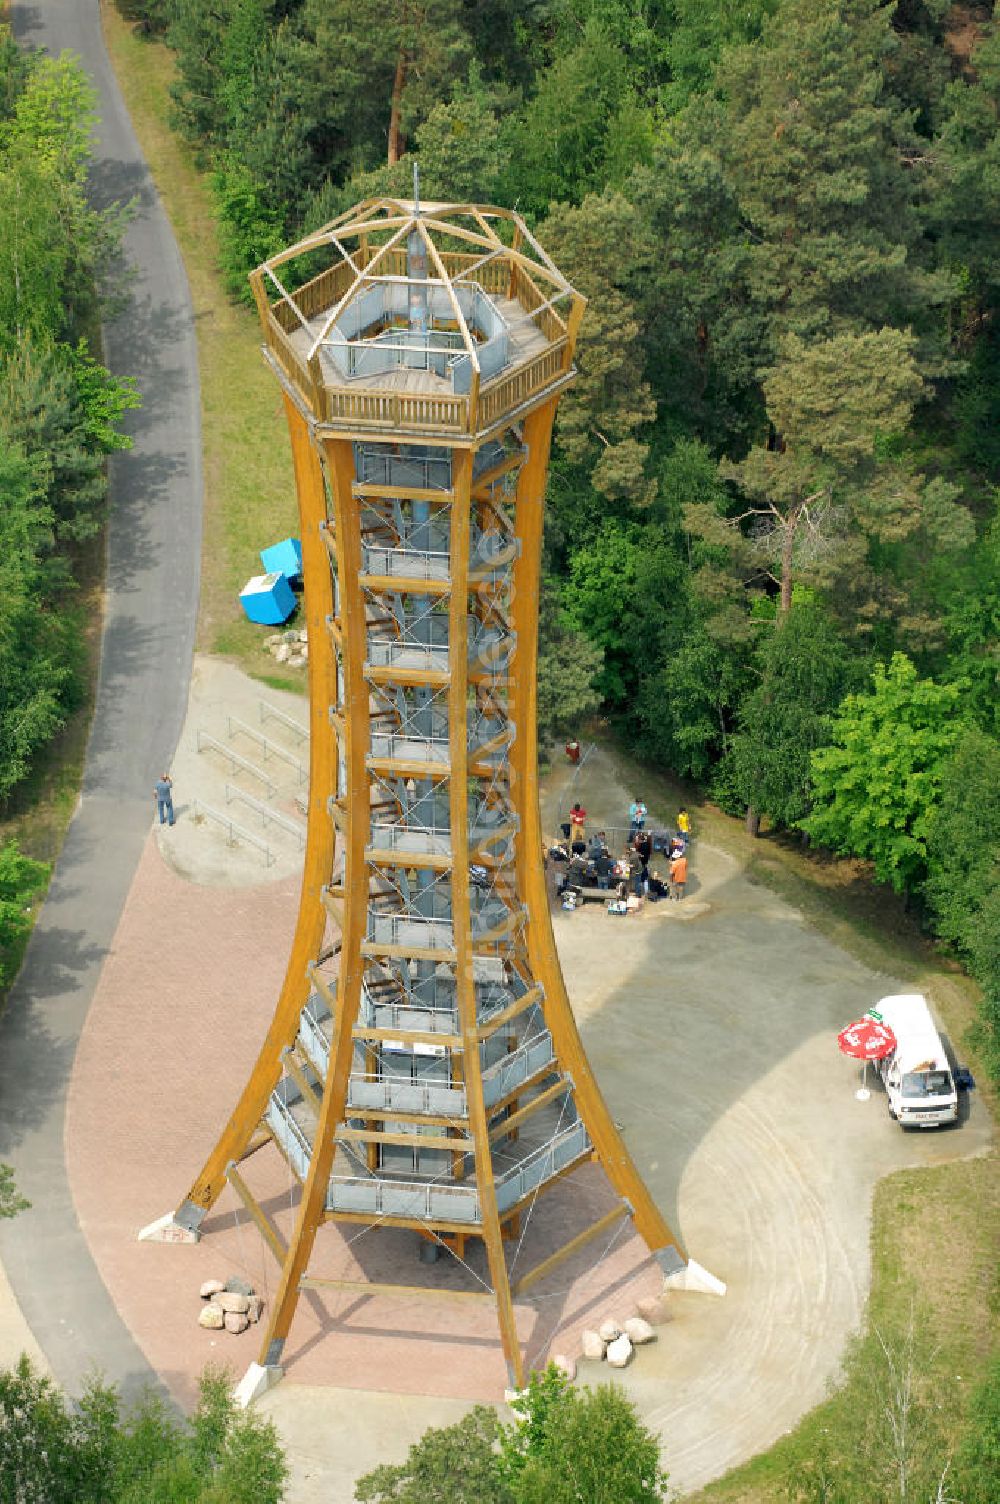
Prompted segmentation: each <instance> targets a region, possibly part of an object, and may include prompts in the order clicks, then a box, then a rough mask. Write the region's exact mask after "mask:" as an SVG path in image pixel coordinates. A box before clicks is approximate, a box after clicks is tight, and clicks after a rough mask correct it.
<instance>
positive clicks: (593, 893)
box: [572, 878, 619, 903]
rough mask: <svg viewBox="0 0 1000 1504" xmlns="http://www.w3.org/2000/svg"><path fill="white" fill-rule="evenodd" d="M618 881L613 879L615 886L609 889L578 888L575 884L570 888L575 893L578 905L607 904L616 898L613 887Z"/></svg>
mask: <svg viewBox="0 0 1000 1504" xmlns="http://www.w3.org/2000/svg"><path fill="white" fill-rule="evenodd" d="M618 881H619V879H617V878H616V879H615V885H613V886H612V887H610V888H579V887H577V885H576V883H574V884H573V885H572V886H573V888H574V889H575V891H576V896H577V902H578V903H608V902H609V901H610V900H611V899H612V898H617V897H618V895H617V893H616V892H615V886H617V883H618Z"/></svg>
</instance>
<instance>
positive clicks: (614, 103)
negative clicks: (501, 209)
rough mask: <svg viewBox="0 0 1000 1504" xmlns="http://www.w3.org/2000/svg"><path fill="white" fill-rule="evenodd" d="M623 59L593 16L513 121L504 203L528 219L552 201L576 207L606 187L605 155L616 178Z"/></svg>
mask: <svg viewBox="0 0 1000 1504" xmlns="http://www.w3.org/2000/svg"><path fill="white" fill-rule="evenodd" d="M634 108H635V105H634V97H633V95H632V92H631V82H630V77H629V66H628V59H627V58H626V55H625V53H624V51H623V50H622V48H621V46H620V45H619V43H618V41H617V39H616V37H615V35H614V34H613V33H612V32H611V31H610V30H609V29H608V28H606V26H605V25H604V23H603V22H602V21H601V20H600V19H599V18H598V17H597V16H592V17H591V18H590V19H589V20H588V21H587V22H586V23H585V25H584V27H583V30H582V35H581V36H580V39H579V41H578V43H577V45H576V46H574V47H573V48H572V50H570V51H567V52H565V53H563V54H562V55H561V56H560V57H558V58H556V60H555V61H554V62H553V64H552V66H551V67H550V68H548V69H547V70H546V71H545V73H544V75H543V77H542V79H541V80H540V83H539V87H538V90H537V92H536V94H535V96H534V98H533V99H532V100H530V101H529V102H528V104H527V106H526V108H525V110H524V112H523V114H522V115H520V116H519V117H516V118H515V119H514V120H513V121H512V123H511V129H510V134H509V140H510V143H511V148H512V150H511V170H510V184H509V188H508V197H509V198H510V199H511V200H512V201H514V202H518V203H522V204H524V205H525V207H526V208H528V209H530V210H532V211H533V212H534V213H537V214H543V213H544V212H545V210H546V209H547V208H548V206H549V204H550V203H552V202H558V203H574V204H578V203H579V202H580V200H581V199H582V198H583V197H584V195H585V194H586V193H587V192H588V191H593V190H597V189H599V188H600V187H601V186H602V185H603V184H604V183H606V182H607V181H608V174H607V171H606V164H607V158H608V155H609V152H610V153H611V154H612V157H613V159H617V168H618V175H619V176H620V174H621V166H620V154H621V146H620V142H619V141H618V140H617V139H616V135H615V132H616V127H617V129H618V130H619V131H620V130H622V129H623V128H624V122H623V120H622V113H623V111H624V112H630V113H631V112H632V111H634Z"/></svg>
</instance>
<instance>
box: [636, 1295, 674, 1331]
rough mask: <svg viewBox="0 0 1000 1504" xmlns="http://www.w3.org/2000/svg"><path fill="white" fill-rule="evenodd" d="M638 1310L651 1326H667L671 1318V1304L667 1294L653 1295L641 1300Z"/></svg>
mask: <svg viewBox="0 0 1000 1504" xmlns="http://www.w3.org/2000/svg"><path fill="white" fill-rule="evenodd" d="M638 1310H639V1315H640V1316H641V1317H642V1319H643V1320H644V1321H648V1322H649V1324H650V1326H665V1325H666V1323H667V1322H668V1321H670V1320H671V1314H670V1304H669V1302H668V1300H667V1297H666V1296H665V1295H653V1296H650V1298H649V1299H648V1300H640V1301H639V1305H638Z"/></svg>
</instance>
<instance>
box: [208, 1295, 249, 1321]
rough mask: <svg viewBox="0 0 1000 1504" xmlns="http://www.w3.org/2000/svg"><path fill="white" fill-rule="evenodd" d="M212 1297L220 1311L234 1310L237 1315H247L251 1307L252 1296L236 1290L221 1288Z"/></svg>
mask: <svg viewBox="0 0 1000 1504" xmlns="http://www.w3.org/2000/svg"><path fill="white" fill-rule="evenodd" d="M212 1299H213V1300H214V1302H215V1304H216V1305H217V1306H218V1307H219V1310H220V1311H232V1312H234V1313H235V1315H237V1316H245V1315H246V1313H247V1312H248V1311H249V1309H250V1297H249V1296H248V1295H240V1294H239V1292H238V1291H236V1290H220V1291H219V1294H218V1295H213V1297H212Z"/></svg>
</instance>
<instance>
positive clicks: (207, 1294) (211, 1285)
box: [198, 1279, 226, 1300]
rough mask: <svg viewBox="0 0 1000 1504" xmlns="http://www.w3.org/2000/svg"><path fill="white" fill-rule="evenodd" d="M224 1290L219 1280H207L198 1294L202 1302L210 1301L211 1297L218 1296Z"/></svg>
mask: <svg viewBox="0 0 1000 1504" xmlns="http://www.w3.org/2000/svg"><path fill="white" fill-rule="evenodd" d="M225 1288H226V1287H225V1285H224V1284H223V1283H222V1281H221V1279H207V1280H206V1281H205V1283H204V1284H203V1285H202V1287H201V1289H200V1290H199V1291H198V1294H199V1295H200V1296H201V1298H202V1300H211V1298H212V1296H213V1295H220V1294H221V1293H222V1291H223V1290H224V1289H225Z"/></svg>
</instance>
